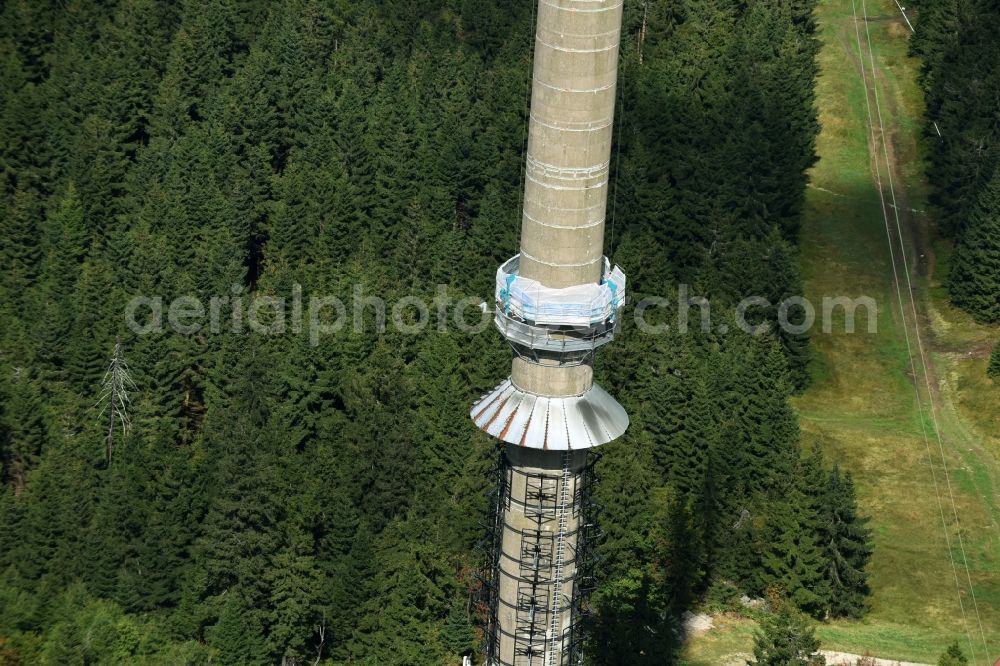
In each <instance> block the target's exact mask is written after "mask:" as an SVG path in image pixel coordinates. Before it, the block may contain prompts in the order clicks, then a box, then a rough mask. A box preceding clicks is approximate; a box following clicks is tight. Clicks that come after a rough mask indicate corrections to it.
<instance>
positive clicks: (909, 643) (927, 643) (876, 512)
mask: <svg viewBox="0 0 1000 666" xmlns="http://www.w3.org/2000/svg"><path fill="white" fill-rule="evenodd" d="M858 2H859V11H860V0H858ZM868 14H869V16H870V17H872V19H873V20H872V21H871V22H870V28H871V35H872V42H873V45H874V48H875V52H876V60H877V65H878V67H879V77H878V82H879V91H880V97H881V101H882V105H883V106H882V112H883V119H884V121H885V123H886V131H887V132H889V133H891V134H892V145H893V148H894V150H895V155H896V158H897V160H898V161H899V164H900V169H899V174H898V175H899V176H900V177H901V179H902V182H898V183H897V189H905V191H906V194H907V202H906V204H907V206H908V207H910V208H913V209H916V210H918V211H921V212H917V213H914V214H913V215H914V217H913V219H914V220H915V222H916V223H917V228H918V230H919V231H918V233H915V234H911V235H910V236H909V237H908V241H909V247H908V248H907V259H908V260H909V262H910V266H911V268H913V267H914V266H915V265H916V262H917V261H919V260H920V257H919V256H918V255H920V254H927V255H930V254H931V253H929V252H927V249H921V248H922V247H923V248H926V247H928V246H927V245H926V244H924V245H921V243H920V242H919V239H920V238H921V235H920V234H921V233H924V232H926V233H927V236H933V230H932V229H931V227H932V224H933V220H932V217H931V215H930V213H929V212H928V205H927V186H926V183H925V181H924V179H923V165H922V160H921V140H922V139H921V134H920V133H921V131H922V122H921V114H922V106H921V104H922V103H921V95H920V91H919V89H918V87H917V84H916V72H917V67H918V64H917V63H916V62H915V61H913V60H912V59H910V58H908V57H907V54H906V48H907V44H906V36H907V33H908V31H907V29H906V28H905V25H904V24H903V23H902V20H901V19H898V10H897V8H896V6H895V3H894V2H893V1H892V0H876V1H875V2H869V4H868ZM890 17H891V18H890ZM818 18H819V24H820V36H821V39H822V41H823V50H822V52H821V54H820V65H821V71H822V74H821V77H820V80H819V83H818V105H819V109H820V119H821V122H822V125H823V130H822V134H821V136H820V137H819V142H818V151H819V154H820V156H821V160H820V162H819V163H818V164H817V165H816V167H815V169H814V171H813V174H812V189H810V191H809V195H808V203H807V211H806V219H805V223H804V227H803V233H802V252H803V254H802V260H803V276H804V279H805V285H806V295H807V296H808V297H809V298H810V300H812V301H813V302H814V303H819V302H821V300H822V298H823V297H824V296H840V295H844V296H851V297H857V296H862V295H867V296H871V297H873V298H875V299H876V301H877V302H878V304H879V312H878V319H877V321H878V332H877V334H874V335H869V334H866V333H862V332H859V333H855V334H853V335H846V334H844V333H843V332H842V331H843V325H842V321H835V324H834V331H833V334H830V335H826V334H823V333H820V332H817V333H816V334H815V336H814V338H813V342H814V348H815V350H816V355H817V358H816V361H815V363H814V365H813V368H812V376H813V385H812V387H811V388H810V389H809V390H808V391H807V392H806V394H805V395H803V396H801V397H800V398H797V399H796V401H795V406H796V408H797V410H798V412H799V415H800V418H801V423H802V431H803V441H804V443H805V444H806V445H807V446H810V445H815V446H820V447H822V448H823V449H824V450H826V451H827V453H828V455H829V457H830V458H831V459H832V460H834V461H837V462H838V463H839V464H840V465H841V466H842V467H843V468H846V469H849V470H851V472H852V473H853V474H854V476H855V480H856V482H857V485H858V491H859V497H860V500H861V502H862V505H863V507H864V510H865V511H866V513H867V514H868V515H870V516H871V517H872V527H873V529H874V532H875V540H876V552H875V557H874V560H873V562H872V568H871V574H872V576H871V578H872V585H873V589H874V595H873V598H872V608H871V612H870V613H869V615H868V616H867V617H866V618H865V620H864V621H862V622H835V623H831V624H827V625H823V626H821V627H820V628H819V630H818V635H819V636H820V638H821V639H822V640H823V643H824V647H825V648H828V649H834V650H843V651H847V652H855V653H863V652H865V651H866V650H868V651H871V652H872V653H873V654H876V655H878V656H881V657H886V658H894V659H904V660H910V661H923V662H928V663H936V661H937V657H938V656H939V655H940V653H941V652H942V650H943V649H944V647H945V646H946V645H947V644H948V643H950V642H951V641H952V640H955V639H959V640H960V641H961V642H962V643H963V645H965V646H966V651H967V652H968V651H969V648H968V639H967V638H966V633H967V630H968V632H969V633H970V634H972V638H973V639H974V641H975V643H974V644H973V645H974V647H975V654H976V656H977V657H978V659H977V661H976V663H977V664H986V663H988V664H992V663H993V661H992V660H991V661H988V662H987V660H986V656H985V655H984V649H983V641H982V638H981V637H980V635H979V625H978V623H977V620H976V618H975V615H974V613H973V611H972V607H973V599H972V592H974V593H975V601H976V605H978V610H979V614H980V616H981V618H982V624H983V629H984V633H985V634H986V640H987V642H988V644H989V647H990V652H991V654H990V657H991V658H992V659H996V658H997V657H998V656H1000V466H998V461H1000V382H994V381H991V380H989V379H988V378H987V377H986V376H985V367H986V363H987V356H986V355H988V352H989V349H990V347H991V344H992V341H993V340H996V339H997V338H998V337H1000V332H998V331H997V330H995V329H993V330H990V329H988V328H986V327H981V326H977V325H975V324H974V323H973V322H972V321H971V320H970V319H969V317H967V316H966V315H964V314H963V313H961V312H958V311H956V310H954V309H953V308H951V307H950V306H949V305H948V304H947V300H946V299H947V294H946V293H945V292H944V290H943V288H942V286H941V276H944V275H947V272H946V271H947V260H948V254H949V248H948V246H947V244H946V243H943V242H938V241H935V242H934V244H933V246H932V250H933V259H934V260H936V265H933V269H934V270H933V272H932V274H931V276H930V279H929V280H918V281H917V282H915V283H914V287H915V289H916V291H917V296H918V298H919V299H920V305H919V306H918V307H919V309H920V312H921V317H922V319H923V320H924V322H925V324H924V326H923V328H922V335H923V342H924V344H925V346H926V347H928V349H929V350H930V358H931V366H932V368H933V371H934V374H936V376H937V379H938V381H939V391H940V398H939V400H938V405H939V412H938V423H939V426H940V429H941V435H942V448H943V449H944V453H945V456H944V457H945V461H946V463H947V467H948V471H949V473H950V474H949V475H948V476H947V479H948V480H950V481H951V489H952V491H953V494H954V499H955V506H956V510H957V513H958V516H959V521H960V523H961V531H959V527H958V526H957V525H956V523H955V520H954V517H953V514H952V508H951V499H950V495H949V492H948V489H947V486H946V483H945V481H946V475H945V471H944V466H943V465H942V461H941V454H940V451H939V448H938V441H937V439H936V437H935V436H934V430H933V421H932V419H931V418H930V413H929V411H928V410H927V409H926V408H927V405H928V403H929V396H928V394H927V391H926V390H924V388H923V376H922V374H920V366H919V365H918V386H919V387H920V389H921V392H920V400H921V402H922V404H923V406H924V408H925V409H923V410H921V409H918V406H917V399H916V397H915V394H914V388H913V387H914V383H913V378H912V373H911V370H910V357H909V355H908V352H907V347H906V343H905V341H904V329H903V326H904V318H901V316H900V312H899V306H898V301H897V300H896V295H895V292H894V291H893V289H892V269H891V266H890V259H889V251H888V244H887V241H886V236H885V228H884V222H883V219H882V215H881V210H880V203H879V197H878V191H877V189H876V188H875V181H874V174H873V171H872V167H871V160H870V158H869V143H868V137H869V134H868V125H867V122H868V121H867V116H866V106H865V95H864V88H863V85H862V80H861V74H860V71H861V70H860V65H859V56H858V46H857V43H856V41H855V27H854V26H855V24H854V20H853V13H852V8H851V2H850V0H821V2H820V7H819V13H818ZM861 34H862V39H864V26H861ZM863 43H864V42H863ZM865 48H867V44H866V43H865ZM866 75H867V76H869V77H871V70H870V69H867V70H866ZM882 168H883V174H882V177H883V180H885V173H884V168H885V167H884V165H883V167H882ZM898 254H899V253H898V252H897V261H898V260H899V256H898ZM931 259H932V257H931V256H927V257H924V260H925V261H928V262H930V261H931ZM904 299H905V293H904ZM904 303H906V307H907V308H909V304H908V301H905V300H904ZM906 316H907V317H909V315H908V314H907V315H906ZM905 321H907V323H908V325H909V326H910V336H911V342H912V343H914V344H915V340H913V337H914V336H913V329H912V321H910V320H908V319H906V320H905ZM864 324H865V322H864V321H863V319H862V320H860V321H859V322H858V327H857V328H858V331H863V330H865V326H864ZM838 331H840V332H839V333H838ZM925 430H926V432H927V433H928V435H929V437H928V439H927V440H926V442H925V439H924V432H925ZM928 450H929V452H928ZM932 473H933V474H934V475H936V477H937V482H938V494H936V493H935V489H934V481H933V475H932ZM939 496H940V498H941V504H939V502H938V497H939ZM942 512H943V513H944V517H943V519H942ZM943 525H947V535H948V538H949V539H950V541H951V555H952V556H954V558H955V560H956V564H957V566H958V576H957V577H956V575H955V572H954V571H953V569H952V565H951V559H950V557H949V549H948V547H947V546H946V544H945V531H944V528H943ZM959 534H961V537H962V541H963V543H964V546H965V557H966V558H967V559H968V564H969V569H970V574H969V576H968V578H971V580H972V587H971V590H970V586H969V583H968V579H967V577H966V573H965V568H964V560H963V555H962V552H961V551H960V550H959V548H958V543H957V542H958V536H959ZM956 578H957V580H956ZM959 597H961V602H962V604H964V606H965V611H966V616H967V619H966V620H965V621H963V617H962V612H961V610H960V607H959ZM751 643H752V623H750V622H748V621H743V622H730V623H728V624H727V625H726V627H725V628H723V629H716V630H714V631H712V632H709V633H708V634H706V635H703V636H701V637H699V638H697V639H695V640H693V641H692V642H691V644H690V645H689V646H688V650H687V659H688V661H687V662H686V663H688V664H689V665H690V666H701V665H703V664H721V663H724V662H725V659H724V655H726V654H733V653H737V652H748V651H749V649H750V645H751ZM727 650H728V652H726V651H727Z"/></svg>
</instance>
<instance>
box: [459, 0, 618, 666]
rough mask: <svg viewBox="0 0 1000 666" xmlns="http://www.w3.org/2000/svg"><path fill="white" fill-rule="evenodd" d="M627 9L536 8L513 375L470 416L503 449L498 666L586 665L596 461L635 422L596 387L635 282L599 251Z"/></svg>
mask: <svg viewBox="0 0 1000 666" xmlns="http://www.w3.org/2000/svg"><path fill="white" fill-rule="evenodd" d="M622 7H623V0H539V5H538V21H537V26H536V38H535V59H534V77H533V85H532V98H531V114H530V125H529V134H528V151H527V158H526V162H527V164H526V166H525V191H524V207H523V211H522V227H521V248H520V253H519V254H518V255H516V256H515V257H513V258H512V259H510V260H509V261H507V262H505V263H504V264H503V265H502V266H501V267H500V269H499V270H498V271H497V291H496V300H497V307H496V316H495V324H496V326H497V328H498V329H499V330H500V332H501V334H503V336H504V337H505V338H506V340H507V342H508V343H509V344H510V346H511V348H512V350H513V352H514V359H513V363H512V367H511V376H510V378H509V379H507V380H506V381H504V382H502V383H501V384H500V385H499V386H497V388H496V389H494V390H493V391H492V392H491V393H489V394H487V395H486V396H484V397H483V398H481V399H480V400H479V401H478V402H477V403H476V405H475V406H474V407H473V409H472V414H471V415H472V418H473V420H474V421H475V423H476V424H477V425H478V426H479V427H480V428H481V429H482V430H484V431H486V432H487V433H489V434H491V435H493V436H494V437H497V438H498V439H500V440H501V441H502V442H504V446H503V453H502V462H501V465H500V475H499V476H500V482H499V486H500V487H499V489H498V493H497V506H496V513H495V521H494V524H493V552H492V561H491V565H492V566H491V568H490V570H489V571H488V572H487V576H486V578H487V583H488V585H489V588H490V593H491V597H490V599H491V606H490V619H489V626H488V629H487V641H488V646H487V652H488V654H487V663H488V664H489V665H490V666H569V665H570V664H579V663H581V660H582V656H581V652H580V639H581V636H580V632H579V619H580V615H581V612H580V611H581V601H582V598H583V596H584V595H585V593H586V591H587V588H588V586H589V571H588V568H587V565H588V562H589V555H588V553H589V549H588V537H589V536H592V533H593V532H594V531H595V529H596V528H595V527H594V525H593V523H592V520H591V514H590V513H589V512H588V511H587V508H588V501H587V498H588V485H589V481H590V478H591V476H590V474H589V471H590V469H591V467H590V465H588V456H587V452H588V450H589V449H591V448H593V447H596V446H600V445H601V444H605V443H607V442H610V441H612V440H614V439H616V438H617V437H619V436H621V435H622V434H623V433H624V432H625V430H626V428H628V423H629V420H628V415H627V414H626V413H625V410H624V409H623V408H622V407H621V405H619V404H618V402H617V401H616V400H615V399H614V398H612V397H611V396H610V395H609V394H608V393H607V392H606V391H605V390H604V389H602V388H601V387H600V386H598V385H596V384H595V383H594V377H593V358H594V353H595V352H596V350H597V349H598V348H599V347H601V346H603V345H605V344H607V343H609V342H611V341H612V339H613V338H614V335H615V333H616V332H617V330H618V324H619V315H620V312H621V308H622V306H623V305H624V302H625V275H624V274H623V273H622V271H621V270H620V269H619V268H618V267H617V266H615V267H614V268H612V267H611V265H610V263H609V262H608V260H607V258H606V257H604V255H603V249H604V226H605V218H606V214H607V201H608V187H609V173H610V163H611V143H612V134H613V126H614V112H615V101H616V87H617V77H618V52H619V44H620V40H621V22H622Z"/></svg>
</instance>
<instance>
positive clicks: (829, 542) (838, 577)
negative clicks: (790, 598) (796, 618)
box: [819, 467, 873, 618]
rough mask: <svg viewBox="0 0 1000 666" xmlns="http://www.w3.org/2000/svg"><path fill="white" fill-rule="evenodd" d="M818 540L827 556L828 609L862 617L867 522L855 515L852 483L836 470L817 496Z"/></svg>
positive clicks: (870, 548)
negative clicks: (818, 496) (819, 502)
mask: <svg viewBox="0 0 1000 666" xmlns="http://www.w3.org/2000/svg"><path fill="white" fill-rule="evenodd" d="M820 497H821V498H822V501H823V503H822V508H821V512H820V516H819V541H820V545H821V547H822V548H823V550H824V554H825V556H826V560H827V563H826V570H825V579H826V589H827V590H828V592H827V598H828V599H829V604H828V606H827V610H828V611H829V613H830V615H832V616H833V617H854V618H857V617H861V616H862V615H863V614H864V612H865V610H866V608H865V599H866V598H867V597H868V595H869V594H871V588H870V587H869V585H868V572H867V571H866V569H867V566H868V562H869V560H870V559H871V555H872V551H873V545H872V534H871V530H870V529H869V528H868V520H867V519H866V518H864V517H862V516H861V515H859V513H858V507H857V500H856V499H855V494H854V482H853V481H852V480H851V475H850V474H845V473H841V471H840V470H839V469H837V468H836V467H835V468H834V469H833V470H831V471H830V472H829V473H828V474H827V482H826V487H825V488H824V489H823V492H822V493H821V494H820Z"/></svg>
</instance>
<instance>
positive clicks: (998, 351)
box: [986, 342, 1000, 379]
mask: <svg viewBox="0 0 1000 666" xmlns="http://www.w3.org/2000/svg"><path fill="white" fill-rule="evenodd" d="M986 374H987V375H989V376H990V377H993V378H994V379H995V378H997V377H1000V342H997V344H996V345H994V346H993V353H992V354H990V364H989V367H987V368H986Z"/></svg>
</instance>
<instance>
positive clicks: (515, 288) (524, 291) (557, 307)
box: [496, 255, 625, 326]
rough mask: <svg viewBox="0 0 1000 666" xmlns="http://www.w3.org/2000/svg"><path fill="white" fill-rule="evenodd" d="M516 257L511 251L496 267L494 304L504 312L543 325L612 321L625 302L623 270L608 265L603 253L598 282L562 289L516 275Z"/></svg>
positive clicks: (587, 324)
mask: <svg viewBox="0 0 1000 666" xmlns="http://www.w3.org/2000/svg"><path fill="white" fill-rule="evenodd" d="M520 260H521V255H515V256H514V258H512V259H509V260H508V261H506V262H505V263H504V264H502V265H501V266H500V268H498V269H497V280H496V298H497V305H498V307H500V308H502V309H503V311H504V313H505V314H507V315H508V316H515V317H518V318H520V319H522V320H524V321H530V322H534V323H535V324H543V325H553V326H594V325H596V324H603V323H604V322H607V321H612V322H613V321H614V320H615V319H616V318H617V316H618V311H619V310H620V309H621V307H622V305H624V304H625V273H623V272H622V269H621V268H619V267H618V266H615V267H614V269H611V268H610V264H609V262H608V259H607V257H605V258H604V278H603V280H602V282H601V284H580V285H575V286H572V287H565V288H563V289H550V288H549V287H546V286H544V285H542V284H541V283H540V282H537V281H536V280H531V279H529V278H523V277H521V276H519V275H518V274H517V272H518V266H519V264H520Z"/></svg>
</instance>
